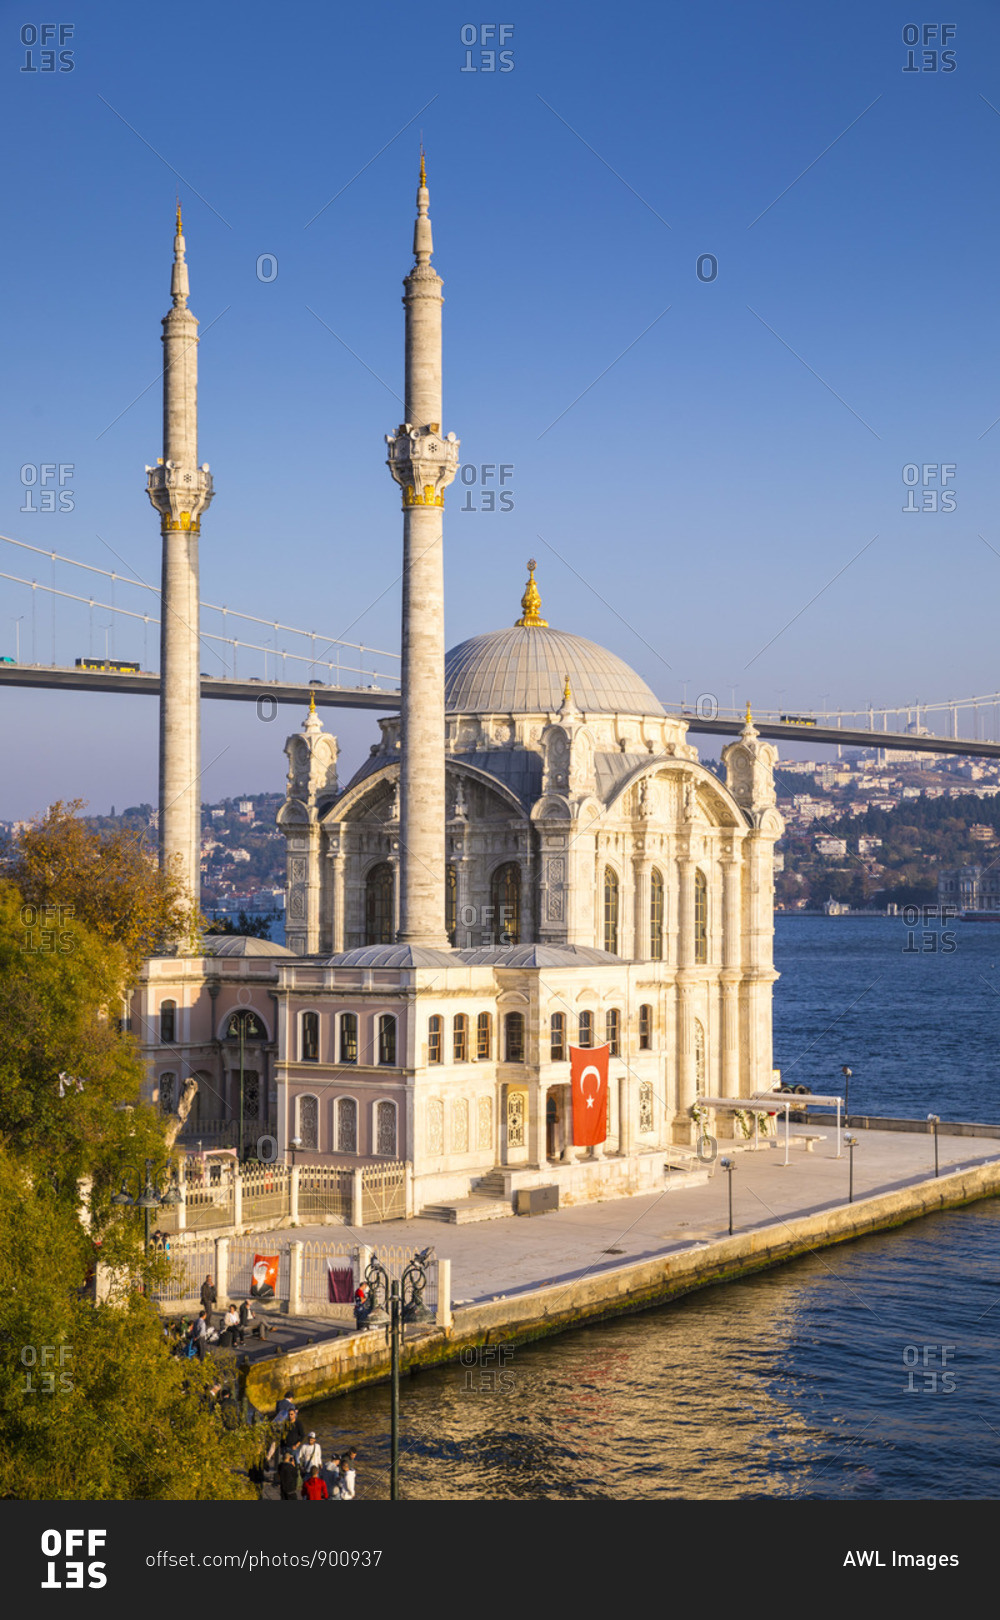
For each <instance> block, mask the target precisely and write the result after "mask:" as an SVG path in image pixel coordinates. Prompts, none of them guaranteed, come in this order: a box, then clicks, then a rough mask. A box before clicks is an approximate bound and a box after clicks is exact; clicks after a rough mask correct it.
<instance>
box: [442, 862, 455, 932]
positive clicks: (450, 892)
mask: <svg viewBox="0 0 1000 1620" xmlns="http://www.w3.org/2000/svg"><path fill="white" fill-rule="evenodd" d="M444 928H445V933H446V934H447V935H448V943H449V945H454V943H455V940H456V938H457V935H458V869H457V867H454V866H446V867H445V869H444Z"/></svg>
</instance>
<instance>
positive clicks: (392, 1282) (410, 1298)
mask: <svg viewBox="0 0 1000 1620" xmlns="http://www.w3.org/2000/svg"><path fill="white" fill-rule="evenodd" d="M433 1252H434V1251H433V1249H432V1248H427V1249H422V1250H421V1251H420V1253H419V1254H415V1255H414V1257H413V1259H412V1260H411V1261H410V1263H409V1265H408V1266H407V1267H406V1269H405V1270H404V1272H403V1275H402V1277H401V1278H400V1279H399V1280H398V1281H397V1280H396V1279H395V1278H390V1277H389V1273H388V1272H387V1271H386V1269H385V1267H384V1266H383V1265H382V1263H381V1261H380V1260H379V1258H378V1255H375V1254H373V1255H372V1257H371V1260H370V1261H369V1263H368V1269H367V1271H366V1272H365V1282H366V1284H367V1285H368V1293H369V1297H370V1298H371V1301H372V1306H373V1311H372V1316H374V1312H375V1311H376V1310H377V1311H379V1312H381V1313H382V1314H383V1319H384V1320H387V1321H388V1324H389V1341H390V1344H391V1347H392V1363H391V1374H392V1383H391V1389H392V1395H391V1417H390V1424H391V1429H390V1448H391V1465H390V1476H389V1496H390V1499H391V1500H392V1501H393V1502H396V1501H398V1500H399V1356H400V1346H401V1343H402V1338H403V1331H404V1328H405V1325H406V1323H407V1322H420V1321H424V1320H425V1319H426V1318H427V1316H428V1315H429V1312H428V1310H427V1307H426V1306H425V1304H424V1289H425V1288H426V1287H427V1270H426V1267H427V1262H428V1260H429V1259H430V1257H431V1255H432V1254H433ZM371 1320H372V1318H371V1317H370V1318H369V1322H371ZM376 1325H378V1324H376Z"/></svg>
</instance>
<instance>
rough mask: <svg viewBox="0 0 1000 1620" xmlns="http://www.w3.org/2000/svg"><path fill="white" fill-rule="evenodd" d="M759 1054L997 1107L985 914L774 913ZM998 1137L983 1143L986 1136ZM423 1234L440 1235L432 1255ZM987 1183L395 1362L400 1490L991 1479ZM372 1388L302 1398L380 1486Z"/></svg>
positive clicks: (918, 1488) (943, 1485) (720, 1491)
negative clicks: (925, 919) (431, 1239)
mask: <svg viewBox="0 0 1000 1620" xmlns="http://www.w3.org/2000/svg"><path fill="white" fill-rule="evenodd" d="M775 962H776V966H777V967H778V969H779V971H780V973H781V975H782V977H781V979H780V980H779V982H778V984H777V986H776V989H775V1064H776V1066H778V1067H779V1068H781V1070H782V1075H783V1078H784V1079H785V1080H786V1081H789V1082H793V1083H802V1084H804V1085H808V1086H810V1087H811V1088H812V1089H813V1090H816V1091H830V1090H840V1089H841V1086H842V1080H841V1075H840V1068H841V1065H842V1064H847V1065H848V1066H849V1067H850V1068H851V1069H852V1071H853V1077H852V1080H851V1109H852V1111H853V1112H860V1113H872V1114H890V1115H909V1116H916V1117H924V1116H925V1115H926V1114H927V1113H930V1112H934V1113H938V1114H940V1115H941V1117H942V1119H964V1120H980V1121H991V1122H996V1121H997V1120H998V1119H1000V1103H998V1096H1000V1085H998V1080H1000V1054H998V1034H1000V924H998V925H996V926H993V925H989V924H974V923H967V924H955V925H953V926H949V927H948V928H941V927H940V926H938V927H933V926H931V927H928V928H927V929H924V928H923V927H922V926H917V927H915V928H912V927H907V926H906V923H905V922H904V920H902V919H900V918H851V917H843V918H826V917H823V918H819V917H817V918H803V917H787V918H785V917H780V916H779V917H778V918H777V919H776V936H775ZM998 1147H1000V1144H998ZM444 1248H445V1245H444V1244H442V1251H444ZM998 1251H1000V1201H997V1200H986V1201H984V1202H982V1203H979V1204H974V1205H972V1206H970V1207H969V1208H966V1209H960V1210H955V1211H950V1212H949V1213H947V1214H942V1215H935V1216H931V1217H928V1218H926V1219H924V1220H921V1221H916V1222H913V1223H911V1224H909V1225H907V1226H904V1227H902V1228H900V1229H899V1230H897V1231H893V1232H886V1233H880V1234H877V1235H876V1236H873V1237H870V1238H864V1239H861V1240H859V1241H857V1242H854V1243H850V1244H846V1245H841V1246H838V1247H836V1248H834V1249H826V1250H823V1251H822V1252H819V1253H817V1254H814V1255H808V1256H805V1257H803V1258H802V1259H798V1260H795V1261H792V1262H791V1263H789V1264H788V1265H785V1266H781V1267H778V1268H777V1269H775V1270H774V1271H771V1272H766V1273H763V1274H762V1275H759V1276H756V1277H751V1278H748V1279H746V1280H744V1281H742V1282H739V1283H734V1284H727V1285H724V1286H718V1287H714V1288H709V1289H707V1290H705V1291H704V1292H703V1293H700V1294H695V1295H692V1296H689V1297H688V1298H686V1299H682V1300H679V1301H677V1302H675V1303H673V1304H671V1305H668V1306H662V1307H660V1308H658V1309H656V1310H652V1311H645V1312H642V1313H641V1314H638V1315H635V1316H631V1317H625V1318H622V1319H620V1320H618V1321H614V1322H609V1323H605V1324H598V1325H596V1326H593V1327H589V1328H582V1329H579V1330H577V1331H575V1332H572V1333H567V1334H563V1335H561V1336H558V1337H556V1338H553V1339H549V1340H545V1341H542V1342H541V1343H538V1344H535V1345H530V1346H523V1347H516V1348H515V1349H514V1350H513V1351H512V1352H510V1351H508V1352H506V1353H505V1360H504V1364H503V1366H502V1367H500V1366H498V1364H497V1363H496V1362H492V1363H489V1364H484V1365H475V1366H468V1367H467V1366H463V1365H461V1364H455V1365H452V1366H447V1367H442V1368H437V1369H435V1370H432V1371H427V1372H422V1373H420V1374H419V1375H417V1376H415V1377H412V1378H404V1381H403V1423H402V1462H401V1480H402V1488H403V1494H404V1495H406V1496H409V1497H428V1498H451V1499H456V1500H457V1499H469V1498H481V1499H489V1498H522V1499H524V1498H546V1497H547V1498H580V1499H583V1498H605V1497H614V1498H632V1499H636V1498H653V1497H659V1498H668V1497H691V1498H703V1497H714V1498H731V1497H759V1496H764V1497H768V1496H777V1497H797V1498H814V1499H823V1498H848V1499H855V1500H865V1499H879V1498H895V1499H898V1498H934V1499H947V1498H952V1499H970V1498H975V1497H995V1496H997V1495H998V1494H1000V1490H998V1474H997V1467H996V1456H997V1446H998V1440H1000V1395H998V1388H1000V1379H998V1365H997V1364H998V1332H1000V1269H998ZM388 1395H389V1392H388V1388H387V1387H386V1386H384V1385H383V1386H377V1387H375V1388H372V1389H365V1390H360V1391H356V1392H354V1393H353V1394H350V1395H345V1396H341V1397H339V1398H338V1399H336V1400H334V1401H328V1402H326V1403H324V1404H323V1405H322V1406H317V1407H313V1408H311V1410H310V1414H309V1416H310V1421H311V1424H313V1425H315V1427H316V1429H317V1432H318V1433H319V1436H320V1440H321V1443H322V1444H323V1447H324V1454H325V1455H330V1454H331V1453H332V1452H333V1451H335V1450H337V1449H338V1448H340V1447H342V1446H344V1445H346V1444H347V1443H349V1442H353V1443H354V1444H355V1445H356V1446H357V1448H358V1451H359V1454H360V1455H359V1460H358V1465H359V1477H360V1478H361V1480H362V1482H363V1485H364V1487H365V1490H366V1494H371V1495H384V1494H387V1489H386V1480H387V1469H388V1427H389V1421H388Z"/></svg>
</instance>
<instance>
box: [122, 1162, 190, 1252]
mask: <svg viewBox="0 0 1000 1620" xmlns="http://www.w3.org/2000/svg"><path fill="white" fill-rule="evenodd" d="M180 1197H181V1191H180V1188H179V1186H178V1185H177V1176H176V1173H175V1174H174V1176H173V1177H172V1179H171V1182H170V1186H169V1187H167V1189H166V1190H165V1191H161V1190H160V1188H159V1187H154V1185H153V1161H152V1159H147V1160H146V1178H145V1182H144V1185H143V1187H142V1190H141V1191H140V1192H139V1193H138V1195H137V1196H136V1197H135V1198H133V1197H132V1195H131V1193H130V1192H129V1190H128V1186H127V1185H126V1182H125V1179H124V1178H123V1179H122V1184H121V1190H120V1191H119V1192H116V1193H115V1194H114V1196H113V1197H112V1199H111V1202H112V1203H113V1204H116V1205H118V1207H119V1208H121V1209H141V1210H142V1213H143V1218H144V1224H145V1248H146V1252H147V1253H148V1252H149V1212H150V1210H152V1209H159V1208H160V1205H161V1204H178V1203H180Z"/></svg>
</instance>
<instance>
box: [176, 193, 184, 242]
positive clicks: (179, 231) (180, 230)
mask: <svg viewBox="0 0 1000 1620" xmlns="http://www.w3.org/2000/svg"><path fill="white" fill-rule="evenodd" d="M177 235H178V236H183V235H184V226H183V225H182V224H181V200H180V198H179V197H178V199H177Z"/></svg>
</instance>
